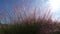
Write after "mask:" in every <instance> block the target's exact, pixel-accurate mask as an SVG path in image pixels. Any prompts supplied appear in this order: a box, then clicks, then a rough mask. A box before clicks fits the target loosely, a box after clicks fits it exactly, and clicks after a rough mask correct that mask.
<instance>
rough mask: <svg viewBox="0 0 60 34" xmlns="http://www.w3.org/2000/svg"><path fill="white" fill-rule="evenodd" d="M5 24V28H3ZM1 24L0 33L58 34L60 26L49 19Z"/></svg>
mask: <svg viewBox="0 0 60 34" xmlns="http://www.w3.org/2000/svg"><path fill="white" fill-rule="evenodd" d="M4 26H5V28H4ZM4 26H3V25H2V28H1V29H0V34H60V26H59V25H58V24H57V23H54V22H53V23H52V22H50V23H49V21H45V22H43V21H40V22H38V21H37V22H33V23H32V22H31V23H29V22H25V23H21V24H15V25H7V24H6V25H4Z"/></svg>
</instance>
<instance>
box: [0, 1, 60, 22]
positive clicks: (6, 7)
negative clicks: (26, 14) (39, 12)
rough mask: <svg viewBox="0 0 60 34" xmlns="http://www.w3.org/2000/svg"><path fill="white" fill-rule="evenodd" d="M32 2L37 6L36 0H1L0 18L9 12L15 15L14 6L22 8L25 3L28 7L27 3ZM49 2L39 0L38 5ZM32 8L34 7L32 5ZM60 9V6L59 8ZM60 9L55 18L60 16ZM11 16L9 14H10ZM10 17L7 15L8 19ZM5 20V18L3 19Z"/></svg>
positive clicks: (43, 5) (45, 4) (42, 5)
mask: <svg viewBox="0 0 60 34" xmlns="http://www.w3.org/2000/svg"><path fill="white" fill-rule="evenodd" d="M28 3H29V4H31V5H33V6H36V4H35V3H36V0H24V3H22V0H0V18H1V16H3V17H4V16H5V14H7V12H8V13H9V14H10V15H11V16H13V7H14V6H17V7H20V8H22V6H23V5H24V7H25V8H26V7H28V5H27V4H28ZM47 4H48V0H44V1H43V3H42V0H38V4H37V6H38V5H41V7H42V8H44V7H46V6H47ZM31 8H32V7H31ZM59 9H60V8H59ZM59 9H58V10H56V13H55V16H54V17H55V18H57V17H59V16H60V15H59V14H60V12H59ZM8 17H9V16H8ZM8 17H7V21H8ZM2 20H3V19H2Z"/></svg>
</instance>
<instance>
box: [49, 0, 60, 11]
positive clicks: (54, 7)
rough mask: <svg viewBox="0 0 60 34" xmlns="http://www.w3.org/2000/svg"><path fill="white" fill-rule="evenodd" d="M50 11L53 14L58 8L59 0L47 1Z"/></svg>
mask: <svg viewBox="0 0 60 34" xmlns="http://www.w3.org/2000/svg"><path fill="white" fill-rule="evenodd" d="M49 3H50V6H51V8H52V11H53V12H55V11H56V10H58V8H59V6H60V0H49Z"/></svg>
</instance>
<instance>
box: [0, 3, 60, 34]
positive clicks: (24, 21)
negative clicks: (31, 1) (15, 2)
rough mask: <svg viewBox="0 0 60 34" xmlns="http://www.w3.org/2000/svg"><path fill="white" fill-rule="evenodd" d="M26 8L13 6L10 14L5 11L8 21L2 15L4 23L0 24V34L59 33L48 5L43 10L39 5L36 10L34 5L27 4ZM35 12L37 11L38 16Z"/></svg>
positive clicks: (59, 29) (57, 25)
mask: <svg viewBox="0 0 60 34" xmlns="http://www.w3.org/2000/svg"><path fill="white" fill-rule="evenodd" d="M23 5H24V4H23ZM31 7H32V8H31ZM27 8H28V9H26V7H24V6H23V7H22V8H19V7H17V6H14V7H13V11H14V12H13V14H12V16H11V15H10V14H9V12H7V14H8V16H9V22H7V18H6V17H4V21H5V24H0V26H1V28H0V34H60V25H59V24H58V22H56V21H52V14H51V13H50V9H48V7H47V8H45V10H43V11H41V9H42V8H41V7H40V8H41V9H39V10H38V11H37V8H36V7H34V6H29V5H28V7H27ZM36 12H39V16H38V15H37V13H36ZM0 22H1V21H0ZM6 23H8V24H6Z"/></svg>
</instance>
